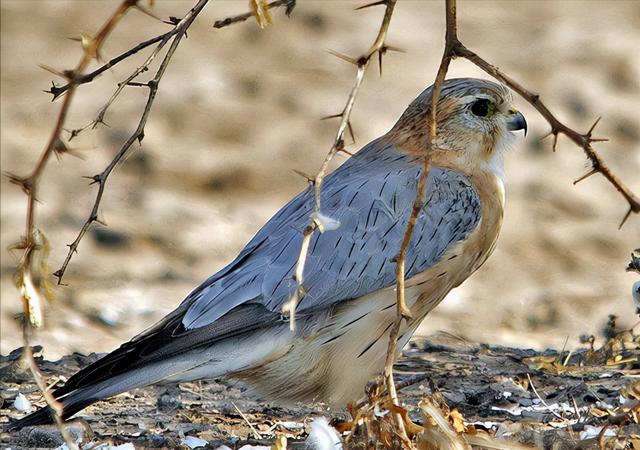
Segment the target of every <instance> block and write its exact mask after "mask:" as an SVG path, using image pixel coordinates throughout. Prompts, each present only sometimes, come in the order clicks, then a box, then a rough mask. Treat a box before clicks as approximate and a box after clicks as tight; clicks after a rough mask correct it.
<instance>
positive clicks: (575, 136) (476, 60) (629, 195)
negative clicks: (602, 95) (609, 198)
mask: <svg viewBox="0 0 640 450" xmlns="http://www.w3.org/2000/svg"><path fill="white" fill-rule="evenodd" d="M454 9H455V0H454ZM448 16H449V9H448V8H447V21H448V20H449V18H448ZM445 53H447V54H448V55H449V56H450V57H452V58H455V57H461V58H465V59H467V60H469V61H471V62H472V63H473V64H475V65H476V66H478V67H480V68H481V69H482V70H484V71H485V72H486V73H488V74H489V75H491V76H492V77H494V78H496V79H497V80H499V81H501V82H502V83H504V84H506V85H507V86H508V87H510V88H511V89H513V90H514V91H515V92H517V93H518V94H519V95H520V96H521V97H522V98H524V99H525V100H526V101H527V103H529V104H530V105H531V106H533V107H534V108H535V109H536V110H538V112H539V113H540V114H541V115H542V117H543V118H544V119H545V120H546V121H547V122H548V123H549V125H550V126H551V131H550V132H549V134H550V135H553V137H554V143H553V149H554V150H555V149H556V145H557V139H558V136H559V135H560V134H564V135H565V136H567V137H568V138H569V139H570V140H571V141H572V142H573V143H574V144H576V145H577V146H578V147H580V148H581V149H582V150H583V151H584V153H585V155H586V156H587V158H588V159H589V162H590V163H591V168H592V170H591V171H590V172H588V173H587V174H586V175H584V176H583V177H580V178H579V179H578V180H576V183H577V182H580V181H582V180H584V179H585V178H588V177H589V176H591V175H594V174H596V173H600V174H601V175H602V176H603V177H604V178H605V179H606V180H607V181H608V182H609V183H611V185H613V187H614V188H615V189H616V190H617V191H618V192H620V194H621V195H622V197H624V199H625V201H626V202H627V203H628V206H629V210H628V211H627V213H626V214H625V215H624V217H623V219H622V221H621V222H620V226H619V228H622V226H623V225H624V223H625V221H626V220H627V219H628V218H629V216H630V215H631V213H635V214H640V199H639V198H638V197H637V196H636V195H635V194H634V193H633V192H632V191H631V190H630V189H629V188H628V187H627V186H626V185H625V184H624V183H623V182H622V181H621V180H620V178H618V177H617V176H616V175H615V174H614V173H613V172H612V171H611V169H610V168H609V166H607V164H606V163H605V162H604V160H603V159H602V158H601V157H600V155H598V153H597V152H596V151H595V149H594V148H593V146H592V145H591V144H593V143H594V142H601V141H603V140H606V139H602V138H596V137H593V135H592V134H593V130H594V129H595V127H596V125H597V124H598V122H599V121H600V119H599V118H598V119H597V120H596V121H595V122H594V124H593V125H592V126H591V128H590V129H589V130H588V131H587V132H586V133H580V132H578V131H576V130H574V129H572V128H569V126H567V125H565V124H564V123H562V122H561V121H560V120H559V119H558V118H557V117H556V116H555V115H554V114H553V113H552V112H551V111H549V109H548V108H547V106H546V105H545V104H544V103H542V100H540V95H538V94H535V93H533V92H531V91H529V90H528V89H526V88H525V87H524V86H522V85H521V84H520V83H518V82H517V81H515V80H514V79H513V78H511V77H510V76H508V75H507V74H505V73H504V72H502V71H501V70H500V69H498V68H497V67H495V66H493V65H492V64H490V63H488V62H487V61H486V60H484V59H483V58H481V57H480V56H478V55H477V54H476V53H474V52H472V51H471V50H469V49H468V48H467V47H466V46H465V45H464V44H462V42H460V41H459V40H458V39H457V38H455V39H453V40H452V41H451V42H448V45H447V49H446V50H445Z"/></svg>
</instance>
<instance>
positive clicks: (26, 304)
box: [10, 0, 137, 449]
mask: <svg viewBox="0 0 640 450" xmlns="http://www.w3.org/2000/svg"><path fill="white" fill-rule="evenodd" d="M136 3H137V0H123V1H122V2H121V3H120V5H119V6H118V8H117V9H116V10H115V12H114V13H113V14H112V15H111V17H109V19H108V20H107V21H106V22H105V23H104V25H103V26H102V27H101V28H100V30H99V31H98V33H97V34H96V35H95V36H90V35H88V34H83V35H82V38H81V40H80V42H81V44H82V50H83V52H82V57H81V58H80V61H79V62H78V64H77V65H76V67H75V68H74V69H72V70H67V71H64V72H63V73H62V75H63V76H64V77H65V78H66V79H67V82H68V85H69V86H68V88H67V92H66V96H65V99H64V101H63V103H62V106H61V107H60V111H59V112H58V116H57V118H56V122H55V125H54V127H53V130H52V132H51V135H50V137H49V140H48V142H47V145H46V146H45V148H44V150H43V151H42V153H41V154H40V157H39V159H38V161H37V163H36V166H35V167H34V169H33V171H32V172H31V174H30V175H29V176H27V177H23V178H21V177H17V176H15V175H10V179H11V181H12V182H13V183H15V184H18V185H19V186H20V187H21V188H22V190H23V191H24V192H25V193H26V194H27V214H26V227H25V228H26V230H25V235H24V236H23V238H22V239H21V241H20V242H19V243H18V244H16V245H14V248H20V249H22V250H24V253H23V255H22V258H21V260H20V263H19V264H18V270H17V275H16V281H17V287H18V290H19V292H20V295H21V296H22V303H23V309H24V315H25V318H24V322H23V340H24V346H25V349H26V350H25V358H26V360H27V362H28V364H29V368H30V370H31V373H32V375H33V378H34V380H35V382H36V384H37V385H38V387H39V388H40V390H41V391H42V394H43V395H44V398H45V400H46V402H47V405H48V406H49V407H50V408H51V411H53V415H54V420H55V423H56V425H57V426H58V429H59V430H60V433H61V435H62V436H63V438H64V440H65V442H66V444H67V446H68V447H69V448H74V449H75V448H77V446H76V445H75V443H74V442H73V441H72V440H71V438H70V437H69V435H68V433H67V432H66V430H65V429H64V427H63V426H62V418H61V416H60V407H59V404H58V403H57V402H56V401H55V400H54V399H53V398H52V396H51V395H50V394H49V393H48V391H47V390H46V386H45V383H44V381H43V380H42V377H41V376H40V373H39V371H38V368H37V364H36V362H35V360H34V359H33V355H32V353H31V347H30V345H29V336H30V333H31V330H32V328H34V327H38V326H41V325H42V323H43V319H42V305H41V304H38V305H37V307H36V302H37V299H39V298H42V294H43V292H42V291H43V290H44V291H45V295H46V276H47V274H46V273H44V270H43V269H44V268H45V267H46V261H45V259H44V256H43V254H42V252H44V251H45V249H44V248H43V245H41V242H42V241H46V238H45V236H44V234H43V233H41V231H40V230H39V229H38V228H37V227H36V223H35V213H36V201H37V196H38V187H39V183H40V179H41V176H42V174H43V172H44V170H45V167H46V165H47V163H48V162H49V160H50V159H51V155H53V154H57V153H60V152H61V151H62V150H63V149H64V148H65V146H64V144H63V143H62V139H61V137H60V135H61V133H62V130H63V127H64V123H65V121H66V118H67V114H68V112H69V108H70V106H71V102H72V101H73V98H74V93H75V91H76V88H77V87H78V83H77V81H76V79H77V78H78V76H80V75H81V74H82V73H83V71H84V70H85V69H86V68H87V66H88V65H89V63H90V62H91V61H92V60H93V59H94V58H97V57H98V55H99V53H100V49H101V48H102V45H103V44H104V42H105V40H106V39H107V37H108V36H109V34H110V33H111V31H112V30H113V29H114V28H115V27H116V25H117V24H118V22H119V21H120V19H122V17H124V15H125V14H126V13H127V11H129V9H130V8H132V7H135V6H136ZM37 255H40V256H41V258H38V257H36V256H37ZM39 259H40V261H39ZM36 279H37V280H38V285H36V284H35V280H36Z"/></svg>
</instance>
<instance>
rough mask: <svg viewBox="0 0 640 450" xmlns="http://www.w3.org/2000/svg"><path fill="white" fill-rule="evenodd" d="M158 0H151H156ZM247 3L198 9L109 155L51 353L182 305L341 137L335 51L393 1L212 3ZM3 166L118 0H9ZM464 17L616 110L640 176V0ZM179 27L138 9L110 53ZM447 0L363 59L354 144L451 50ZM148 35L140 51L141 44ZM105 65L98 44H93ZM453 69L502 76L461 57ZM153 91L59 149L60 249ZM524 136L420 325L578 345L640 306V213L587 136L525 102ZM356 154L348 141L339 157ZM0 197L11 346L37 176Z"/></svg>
mask: <svg viewBox="0 0 640 450" xmlns="http://www.w3.org/2000/svg"><path fill="white" fill-rule="evenodd" d="M144 3H146V2H144ZM194 3H195V1H193V0H190V1H178V0H172V1H164V0H158V1H156V4H155V6H154V7H153V11H154V12H155V13H156V14H157V15H158V16H159V17H162V18H167V17H168V16H177V17H182V16H183V15H184V13H185V12H186V11H187V10H188V9H189V8H190V7H191V6H192V5H193V4H194ZM247 3H248V2H246V1H244V0H237V1H214V2H211V4H210V5H209V6H208V7H207V8H206V10H205V11H204V12H203V13H202V14H201V15H200V16H199V18H198V19H197V20H196V22H195V24H194V25H193V26H192V28H191V29H190V31H189V34H188V39H186V40H185V41H183V42H182V43H181V45H180V47H179V49H178V51H177V53H176V55H175V56H174V59H173V61H172V63H171V64H170V66H169V69H168V70H167V73H166V76H165V77H164V79H163V80H162V82H161V85H160V91H159V94H158V98H157V101H156V102H155V104H154V107H153V111H152V114H151V117H150V119H149V122H148V124H147V127H146V137H145V139H144V141H143V143H142V146H137V145H135V146H134V147H135V151H134V152H133V153H132V154H131V155H130V157H129V158H128V159H127V160H126V161H125V162H124V163H123V164H122V165H120V166H119V167H118V168H117V170H116V171H115V172H114V173H113V174H112V176H111V178H110V179H109V181H108V183H107V190H106V193H105V196H104V199H103V202H102V207H101V212H100V217H101V219H102V220H104V221H105V222H106V223H107V224H108V225H109V226H108V228H105V227H103V226H95V227H93V228H92V229H91V231H90V232H89V233H88V235H87V236H86V237H85V239H84V241H83V242H82V243H81V245H80V248H79V254H78V255H76V256H75V257H74V258H73V260H72V262H71V265H70V266H69V270H68V272H67V275H66V277H65V279H64V282H65V284H66V285H65V286H61V287H58V288H57V289H56V291H55V294H56V300H55V302H54V303H53V304H51V306H50V308H49V309H48V311H47V327H46V329H44V330H43V331H41V332H39V333H38V335H37V336H36V338H35V339H34V343H41V344H43V345H44V347H45V356H47V357H48V358H55V357H58V356H60V355H63V354H67V353H69V352H72V351H80V352H85V353H86V352H92V351H96V352H105V351H109V350H111V349H113V348H115V347H116V346H118V345H119V344H120V343H121V342H122V341H124V340H126V339H129V338H130V337H132V336H133V335H134V334H136V333H138V332H140V331H141V330H142V329H144V328H145V327H147V326H149V325H151V324H152V323H154V322H155V321H156V320H158V319H159V318H161V317H162V316H164V315H165V314H166V313H167V312H169V311H170V310H171V309H172V308H173V307H175V306H176V305H177V304H178V303H179V302H180V301H181V300H182V299H183V298H184V296H185V295H186V294H187V293H188V292H189V291H190V290H191V289H192V288H193V287H195V286H196V285H197V284H198V283H200V282H201V281H202V280H204V279H205V278H206V277H208V276H209V275H210V274H212V273H214V272H215V271H217V270H218V269H220V268H221V267H222V266H224V265H225V264H226V263H227V262H228V261H230V260H231V259H232V258H233V257H235V255H236V254H237V253H238V252H239V250H240V249H241V248H242V247H243V245H244V244H245V243H246V242H247V241H248V240H249V239H250V238H251V236H252V235H253V234H254V233H255V232H256V231H257V230H258V228H259V227H260V226H261V225H262V224H263V223H264V222H265V221H266V220H268V219H269V217H271V216H272V215H273V214H274V213H275V212H276V211H277V210H278V209H279V207H280V206H282V205H283V204H284V203H285V202H286V201H287V200H288V199H289V198H290V197H291V196H293V195H294V194H296V193H297V192H299V191H300V190H302V189H304V188H305V181H304V180H303V179H302V178H300V177H299V176H298V175H296V174H295V173H294V172H293V170H294V169H297V170H300V171H303V172H306V173H314V172H315V171H317V169H318V168H319V166H320V164H321V162H322V159H323V158H324V155H325V154H326V152H327V151H328V149H329V148H330V146H331V143H332V140H333V137H334V134H335V130H336V127H337V121H330V120H327V121H321V120H319V119H320V118H321V117H323V116H327V115H331V114H335V113H338V112H339V111H340V110H341V108H342V106H343V104H344V101H345V100H346V97H347V95H348V92H349V90H350V88H351V86H352V83H353V78H354V71H355V69H354V67H353V66H350V65H349V64H346V63H344V62H343V61H341V60H339V59H337V58H335V57H333V56H331V55H329V54H328V53H327V50H328V49H332V50H335V51H338V52H341V53H345V54H347V55H352V56H357V55H359V54H361V53H362V52H364V51H365V50H366V49H368V47H369V45H370V44H371V43H372V42H373V39H374V38H375V36H376V33H377V30H378V26H379V23H380V20H381V17H382V13H383V8H381V7H378V8H370V9H366V10H364V11H354V8H355V7H357V6H360V5H362V4H363V3H364V2H352V1H328V0H315V1H314V0H306V1H299V2H298V3H299V4H298V6H297V8H296V9H295V11H294V12H293V15H292V17H291V18H286V17H285V16H284V13H283V11H282V10H277V11H274V12H273V16H274V24H273V25H272V26H271V27H269V28H267V29H265V30H260V29H259V27H258V26H257V25H256V23H255V22H254V21H253V20H249V21H247V22H245V23H241V24H236V25H234V26H231V27H228V28H225V29H221V30H216V29H213V28H212V24H213V22H214V21H215V20H217V19H221V18H224V17H226V16H228V15H234V14H238V13H242V12H245V11H247V10H248V4H247ZM0 5H1V30H2V32H1V33H2V41H1V71H2V74H1V92H2V109H1V128H2V137H1V148H2V152H1V164H2V171H3V172H10V173H16V174H19V175H25V174H27V173H28V172H29V171H30V170H31V169H32V167H33V166H34V164H35V161H36V159H37V157H38V155H39V154H40V152H41V150H42V149H43V147H44V145H45V143H46V140H47V138H48V136H49V133H50V130H51V129H52V127H53V123H54V120H55V117H56V114H57V111H58V109H59V107H60V104H61V103H60V102H59V101H58V102H56V103H53V104H52V103H51V102H50V100H51V97H50V95H47V94H45V93H43V92H42V91H43V90H45V89H47V88H48V86H49V85H50V84H51V81H52V80H54V81H56V82H60V81H61V80H57V79H55V77H54V76H53V75H51V74H50V73H48V72H46V71H44V70H42V69H40V68H38V64H43V65H46V66H50V67H53V68H55V69H70V68H72V67H73V66H75V64H76V63H77V61H78V59H79V57H80V46H79V43H78V42H76V41H73V40H70V39H69V38H74V37H77V36H79V34H80V32H89V33H93V32H95V31H96V30H97V29H98V28H99V27H100V26H101V24H102V23H103V22H104V20H105V19H106V18H107V17H108V16H109V14H110V13H111V12H112V11H113V9H114V8H115V5H116V3H115V2H113V1H100V0H92V1H91V2H85V1H79V0H74V1H64V0H50V1H36V0H30V1H29V2H24V1H21V0H2V1H1V3H0ZM458 15H459V34H460V37H461V40H462V41H463V42H464V43H465V44H466V45H467V46H468V47H469V48H471V49H472V50H474V51H476V52H478V53H479V54H480V55H481V56H483V57H484V58H486V59H487V60H488V61H490V62H492V63H493V64H495V65H497V66H498V67H500V68H501V69H503V70H505V71H506V72H507V73H509V74H510V75H512V76H513V77H514V78H515V79H516V80H518V81H520V82H522V83H523V84H524V86H526V87H528V88H529V89H531V90H533V91H536V92H538V93H539V94H540V95H541V97H542V99H543V101H545V102H546V103H547V105H548V106H549V107H550V109H551V110H552V111H553V112H555V113H556V114H557V115H558V117H559V118H561V119H562V120H564V121H566V123H567V124H569V125H570V126H572V127H574V128H576V129H578V130H581V131H586V130H587V129H588V128H589V127H590V126H591V124H592V123H593V121H594V120H595V119H596V118H597V117H598V116H602V117H603V119H602V121H601V123H600V125H599V127H598V128H597V130H596V133H595V134H596V135H597V136H606V137H609V138H610V139H611V141H610V142H609V143H603V144H598V145H597V149H598V151H599V152H600V154H601V155H602V156H603V157H604V159H605V161H606V162H607V163H608V164H609V165H610V166H611V168H612V169H613V170H614V172H615V173H616V174H617V175H619V176H620V177H621V178H622V180H623V181H624V182H625V183H626V184H627V185H628V186H629V187H630V188H631V189H632V190H634V191H635V193H636V194H640V115H639V114H638V105H639V104H640V82H639V80H640V58H638V53H637V52H638V43H639V42H640V7H639V4H638V3H637V2H633V1H629V2H615V1H609V2H598V1H570V2H568V1H567V2H565V1H499V2H491V1H486V2H484V1H483V2H480V1H460V3H459V5H458ZM168 29H169V26H168V25H166V24H163V23H162V22H160V21H158V20H155V19H153V18H151V17H149V16H146V15H144V14H142V13H140V12H138V11H132V12H130V13H129V14H128V15H127V16H126V17H125V19H124V20H123V22H122V23H121V25H120V26H118V28H117V29H116V30H115V32H114V33H113V35H112V36H111V37H110V38H109V40H108V41H107V44H106V46H105V47H104V50H103V52H102V58H103V59H104V60H108V59H110V58H112V57H114V56H116V55H118V54H119V53H121V52H122V51H124V50H126V49H128V48H130V47H132V46H134V45H135V44H137V43H139V42H141V41H143V40H146V39H148V38H150V37H153V36H156V35H158V34H160V33H162V32H164V31H167V30H168ZM443 35H444V2H441V1H422V0H414V1H412V0H400V1H399V2H398V5H397V7H396V11H395V14H394V16H393V19H392V22H391V28H390V31H389V38H388V43H389V44H390V45H393V46H397V47H401V48H403V49H404V50H405V51H406V53H390V54H388V55H387V57H385V59H384V67H383V76H382V78H381V77H380V76H379V75H378V68H377V67H376V66H375V63H374V65H373V66H372V67H371V70H370V71H369V73H368V74H367V76H366V79H365V82H364V85H363V88H362V90H361V94H360V96H359V97H358V99H357V101H356V105H355V110H354V113H353V116H352V122H353V125H354V128H355V132H356V143H355V144H353V145H350V147H349V148H350V150H351V151H356V150H357V149H358V148H360V147H361V146H362V145H364V144H366V143H367V142H368V141H370V140H371V139H373V138H375V137H377V136H379V135H381V134H383V133H385V132H386V131H387V130H388V129H389V128H390V127H391V126H392V125H393V123H394V122H395V120H396V119H397V118H398V116H399V115H400V114H401V112H402V111H403V110H404V108H405V107H406V106H407V105H408V104H409V102H410V101H411V100H412V99H413V98H414V97H415V96H416V95H417V94H419V93H420V92H421V91H422V90H423V89H424V88H425V87H426V86H428V85H430V84H431V83H432V81H433V79H434V77H435V72H436V70H437V65H438V63H439V61H440V57H441V54H442V40H443ZM145 55H146V53H145ZM142 57H143V55H140V56H139V57H138V58H136V59H133V60H132V61H130V62H128V63H123V64H121V65H118V66H117V67H115V68H114V69H112V70H110V71H108V72H107V73H105V74H104V76H102V77H100V78H99V79H97V80H96V81H95V82H94V83H92V84H90V85H84V86H82V87H81V88H80V90H79V92H78V95H77V96H76V99H75V101H74V104H73V110H72V113H71V114H70V116H69V120H68V122H67V128H69V129H71V128H79V127H82V126H84V125H86V124H87V123H88V122H90V121H91V120H92V119H93V118H94V117H95V114H96V112H97V111H98V109H99V108H100V107H101V106H102V105H103V104H104V103H105V102H106V100H107V99H108V98H109V96H110V95H111V93H112V92H113V90H114V89H115V85H116V83H117V82H118V81H121V80H122V79H124V78H125V77H126V76H127V75H128V74H129V73H131V71H132V70H133V69H134V68H135V67H136V66H137V65H139V64H140V63H141V62H142ZM93 67H94V68H95V67H97V64H94V66H93ZM449 76H450V77H454V76H470V77H473V76H476V77H487V76H486V75H484V74H483V73H482V72H480V71H479V70H478V69H476V68H475V66H473V65H471V64H470V63H467V62H465V61H455V62H454V63H453V64H452V67H451V70H450V72H449ZM145 98H146V91H145V90H144V89H140V88H133V87H131V88H128V89H127V90H126V92H125V95H123V96H122V97H120V98H119V100H118V101H117V102H116V103H115V104H114V105H113V106H112V107H111V109H110V111H109V113H108V114H107V116H106V122H107V124H108V125H109V127H108V128H107V127H98V128H97V129H96V130H93V131H92V130H87V131H86V132H84V133H83V134H81V135H80V136H79V137H78V138H76V139H74V140H73V141H72V142H71V144H70V146H71V148H72V149H74V150H75V153H76V154H77V155H78V156H79V157H78V158H76V157H73V156H70V155H67V156H64V157H63V158H62V159H61V160H59V161H57V160H55V158H54V159H53V160H52V161H51V162H50V164H49V166H48V168H47V171H46V174H45V176H44V178H43V184H42V185H41V190H40V196H39V200H40V204H39V205H38V211H37V221H38V224H39V226H40V228H41V229H42V230H43V231H44V232H45V234H46V235H47V237H48V238H49V241H50V243H51V246H52V253H51V257H50V265H51V266H52V268H53V269H54V270H55V269H57V268H59V267H60V265H61V263H62V261H63V258H64V256H65V255H66V251H67V247H66V244H68V243H70V242H71V241H73V239H74V238H75V235H76V233H77V231H78V230H79V228H80V227H81V225H82V223H83V221H84V220H85V219H86V217H87V216H88V214H89V211H90V209H91V205H92V204H93V200H94V195H95V188H94V187H89V186H88V183H87V180H86V179H83V178H81V176H83V175H93V174H96V173H98V172H99V171H101V170H102V169H103V168H104V167H105V166H106V165H107V164H108V162H109V161H110V160H111V158H112V157H113V155H114V154H115V152H117V150H118V149H119V147H120V145H121V144H122V142H123V141H124V140H125V139H126V138H127V136H128V135H129V134H130V133H131V132H132V131H133V129H134V128H135V126H136V124H137V122H138V120H139V115H140V112H141V110H142V107H143V104H144V101H145ZM516 104H517V105H518V106H519V108H520V109H521V111H522V112H523V113H524V114H525V116H526V117H527V120H528V122H529V130H530V132H529V135H528V136H527V138H526V140H524V141H522V142H520V145H519V146H518V147H519V148H518V149H517V150H515V151H512V152H511V153H510V154H508V155H507V158H506V166H507V167H506V172H507V175H506V178H507V180H506V181H507V207H506V212H505V222H504V227H503V231H502V235H501V237H500V240H499V241H498V246H497V248H496V251H495V253H494V255H493V256H492V257H491V258H490V259H489V260H488V262H487V263H486V264H485V265H484V266H483V267H482V268H481V269H480V270H479V271H478V272H477V273H476V274H475V275H474V276H473V277H472V278H471V279H469V280H468V281H467V282H466V283H464V284H463V286H461V287H460V288H459V289H457V290H455V291H454V292H452V293H451V294H450V295H449V296H448V297H447V299H446V300H445V301H444V302H443V303H442V304H441V305H440V306H439V307H438V308H437V309H436V310H435V311H434V312H432V313H431V314H430V315H429V316H428V317H427V319H426V320H425V322H424V323H423V325H422V327H421V328H420V329H419V334H422V335H429V334H432V333H434V332H437V331H446V332H450V333H453V334H455V335H458V336H461V337H464V338H467V339H470V340H479V341H485V342H490V343H494V344H505V345H512V346H519V347H534V348H545V347H556V348H559V347H562V346H563V345H565V342H566V347H567V348H569V349H571V348H575V347H577V346H578V345H579V342H578V336H579V335H580V334H583V333H587V334H594V335H597V336H601V332H602V330H603V328H604V326H605V324H606V321H607V317H608V315H609V314H615V315H617V316H619V319H618V324H619V326H624V327H631V326H633V325H634V324H635V323H636V322H637V316H635V315H634V307H633V303H632V300H631V285H632V283H633V282H634V281H635V280H636V279H637V275H634V274H631V273H627V272H625V271H624V268H625V267H626V264H627V263H628V261H629V259H630V252H631V251H632V250H633V249H634V248H637V247H640V219H639V218H638V217H637V216H632V217H631V218H630V219H629V221H628V222H627V223H626V225H625V226H624V228H623V229H622V230H618V224H619V222H620V220H621V218H622V217H623V215H624V214H625V212H626V211H627V205H626V203H625V202H624V200H623V199H622V197H621V196H620V195H619V194H618V193H617V192H616V191H615V190H614V189H613V188H612V186H610V185H609V184H608V183H607V182H605V181H604V179H603V178H602V177H600V176H594V177H591V178H589V179H587V180H586V181H584V182H582V183H580V184H578V185H577V186H573V185H572V181H573V180H574V179H576V178H578V177H579V176H581V175H582V174H584V173H585V172H586V171H587V170H588V164H587V162H586V159H585V157H584V155H583V153H582V151H581V150H580V149H578V148H576V147H575V146H574V145H573V144H571V143H570V142H569V141H567V140H566V139H564V138H562V137H561V138H560V142H559V146H558V151H557V152H556V153H552V152H551V141H550V140H549V139H547V140H544V141H541V137H542V136H543V135H545V134H546V133H547V132H548V130H549V127H548V125H546V123H545V122H544V121H543V120H542V119H541V117H540V116H539V115H538V114H537V113H536V112H535V111H534V110H533V109H532V108H530V107H529V106H528V105H526V104H525V103H524V101H522V100H517V102H516ZM343 161H344V157H343V156H340V155H339V156H337V157H336V159H335V164H334V167H335V166H336V165H337V164H340V163H342V162H343ZM0 187H1V189H2V199H1V200H2V201H1V207H2V208H1V209H2V212H1V217H0V218H1V235H0V237H1V241H2V242H1V256H2V264H1V275H2V276H1V279H0V287H1V299H2V302H1V303H2V322H1V348H0V350H1V352H2V353H3V354H6V353H8V352H9V351H11V350H12V349H14V348H16V347H19V346H20V345H21V334H20V331H19V326H18V323H17V321H16V320H15V315H16V314H18V313H19V312H20V311H21V304H20V299H19V296H18V294H17V292H16V290H15V288H14V287H13V283H12V277H13V273H14V270H15V265H16V257H17V256H18V254H12V253H11V252H10V251H8V250H7V247H8V246H9V245H10V244H12V243H14V242H16V241H17V240H18V239H19V238H20V236H21V234H23V232H24V220H25V218H24V214H25V203H26V202H25V200H26V198H25V196H24V195H23V194H22V192H21V191H20V190H19V189H18V188H17V187H16V186H14V185H11V184H10V183H9V182H8V180H7V178H6V177H2V178H1V181H0Z"/></svg>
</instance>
